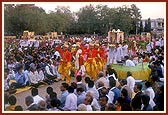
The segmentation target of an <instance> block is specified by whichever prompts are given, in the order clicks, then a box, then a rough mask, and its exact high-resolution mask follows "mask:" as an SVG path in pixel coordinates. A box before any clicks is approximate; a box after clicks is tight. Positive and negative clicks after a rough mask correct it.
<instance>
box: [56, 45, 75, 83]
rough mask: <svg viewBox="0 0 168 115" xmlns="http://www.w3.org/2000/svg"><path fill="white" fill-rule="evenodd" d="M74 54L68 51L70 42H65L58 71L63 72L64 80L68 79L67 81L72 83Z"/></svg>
mask: <svg viewBox="0 0 168 115" xmlns="http://www.w3.org/2000/svg"><path fill="white" fill-rule="evenodd" d="M71 60H72V55H71V53H70V52H69V51H68V44H64V46H63V50H62V51H61V60H60V61H61V62H60V65H59V67H58V72H59V73H60V74H61V77H62V80H63V81H64V80H66V83H70V69H71V63H70V62H71Z"/></svg>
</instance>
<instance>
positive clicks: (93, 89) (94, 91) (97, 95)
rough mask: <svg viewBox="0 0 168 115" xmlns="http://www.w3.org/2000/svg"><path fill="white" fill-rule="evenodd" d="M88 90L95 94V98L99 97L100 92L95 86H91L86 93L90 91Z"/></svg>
mask: <svg viewBox="0 0 168 115" xmlns="http://www.w3.org/2000/svg"><path fill="white" fill-rule="evenodd" d="M88 92H91V93H92V94H93V97H94V98H96V99H99V92H98V91H97V89H96V88H94V87H93V88H89V90H88V91H87V92H86V93H88Z"/></svg>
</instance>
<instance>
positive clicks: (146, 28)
mask: <svg viewBox="0 0 168 115" xmlns="http://www.w3.org/2000/svg"><path fill="white" fill-rule="evenodd" d="M144 32H148V22H147V20H145V27H144Z"/></svg>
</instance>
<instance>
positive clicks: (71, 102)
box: [63, 93, 77, 111]
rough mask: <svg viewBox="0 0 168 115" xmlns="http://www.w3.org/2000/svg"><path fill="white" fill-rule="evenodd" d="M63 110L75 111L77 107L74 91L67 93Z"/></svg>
mask: <svg viewBox="0 0 168 115" xmlns="http://www.w3.org/2000/svg"><path fill="white" fill-rule="evenodd" d="M63 109H64V110H70V111H76V109H77V96H76V95H75V94H74V93H69V94H68V96H67V97H66V100H65V106H64V107H63Z"/></svg>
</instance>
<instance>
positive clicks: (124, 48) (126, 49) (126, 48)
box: [122, 44, 128, 56]
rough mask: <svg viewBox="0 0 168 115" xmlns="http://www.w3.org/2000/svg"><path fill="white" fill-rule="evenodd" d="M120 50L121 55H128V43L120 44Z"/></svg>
mask: <svg viewBox="0 0 168 115" xmlns="http://www.w3.org/2000/svg"><path fill="white" fill-rule="evenodd" d="M122 50H123V56H127V55H128V45H127V44H126V45H124V46H122Z"/></svg>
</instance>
